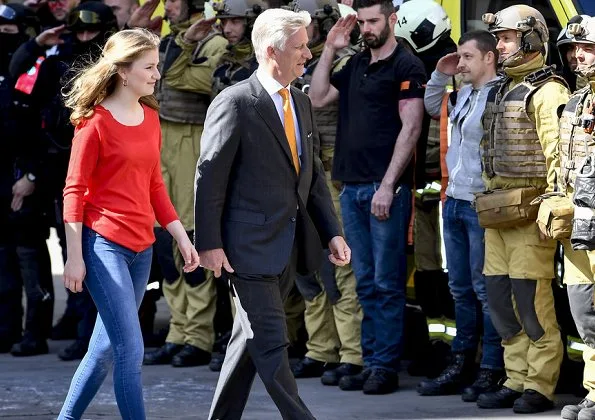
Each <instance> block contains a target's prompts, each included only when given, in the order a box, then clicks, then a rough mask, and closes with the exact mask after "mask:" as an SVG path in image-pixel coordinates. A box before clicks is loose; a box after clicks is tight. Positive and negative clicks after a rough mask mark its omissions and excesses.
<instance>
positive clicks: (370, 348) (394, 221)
mask: <svg viewBox="0 0 595 420" xmlns="http://www.w3.org/2000/svg"><path fill="white" fill-rule="evenodd" d="M379 185H380V184H379V183H370V184H345V186H344V188H343V191H342V192H341V194H340V202H341V212H342V213H343V225H344V229H345V236H346V238H347V242H348V244H349V246H350V247H351V250H352V266H353V272H354V273H355V278H356V281H357V295H358V297H359V301H360V303H361V305H362V309H363V312H364V317H363V321H362V356H363V359H364V365H365V367H367V368H383V369H386V370H388V371H391V372H396V371H397V370H398V369H399V361H400V357H401V352H402V338H403V327H404V323H403V321H404V319H403V318H404V311H405V284H406V280H407V279H406V277H407V255H406V249H405V248H406V246H407V232H408V227H409V217H410V215H411V189H410V187H408V186H405V185H403V186H400V187H398V188H397V192H396V193H395V195H394V197H393V201H392V204H391V208H390V217H389V218H388V219H387V220H378V219H377V218H376V217H375V216H374V215H373V214H372V213H371V206H372V198H373V197H374V193H375V192H376V191H377V190H378V187H379Z"/></svg>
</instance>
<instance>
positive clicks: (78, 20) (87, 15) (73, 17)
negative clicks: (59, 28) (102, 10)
mask: <svg viewBox="0 0 595 420" xmlns="http://www.w3.org/2000/svg"><path fill="white" fill-rule="evenodd" d="M100 23H101V19H100V17H99V15H98V14H97V13H95V12H92V11H90V10H78V11H76V12H72V13H70V14H69V15H68V20H67V24H68V26H69V27H71V26H75V25H77V24H85V25H97V24H100Z"/></svg>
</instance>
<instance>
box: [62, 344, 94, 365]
mask: <svg viewBox="0 0 595 420" xmlns="http://www.w3.org/2000/svg"><path fill="white" fill-rule="evenodd" d="M88 348H89V342H88V341H87V340H76V341H75V342H74V343H72V344H71V345H70V346H68V347H66V348H64V349H62V351H60V353H58V357H59V358H60V359H61V360H64V361H65V362H68V361H71V360H81V359H82V358H83V357H85V354H86V353H87V349H88Z"/></svg>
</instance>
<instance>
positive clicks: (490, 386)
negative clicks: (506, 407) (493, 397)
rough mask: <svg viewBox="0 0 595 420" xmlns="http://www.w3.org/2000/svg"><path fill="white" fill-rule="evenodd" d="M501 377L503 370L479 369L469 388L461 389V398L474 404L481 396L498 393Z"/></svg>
mask: <svg viewBox="0 0 595 420" xmlns="http://www.w3.org/2000/svg"><path fill="white" fill-rule="evenodd" d="M503 377H504V370H500V369H499V370H495V369H479V373H478V374H477V379H476V380H475V382H473V384H472V385H471V386H468V387H467V388H465V389H463V395H462V397H461V398H462V399H463V401H465V402H476V401H477V398H479V396H480V395H481V394H485V393H488V392H496V391H498V389H500V382H501V380H502V378H503Z"/></svg>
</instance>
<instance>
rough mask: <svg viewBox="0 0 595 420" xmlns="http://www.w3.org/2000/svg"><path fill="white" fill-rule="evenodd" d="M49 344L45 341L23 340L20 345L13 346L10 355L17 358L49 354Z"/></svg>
mask: <svg viewBox="0 0 595 420" xmlns="http://www.w3.org/2000/svg"><path fill="white" fill-rule="evenodd" d="M48 352H49V350H48V343H47V341H46V340H43V339H33V338H27V337H25V338H23V340H22V341H21V342H20V343H16V344H13V346H12V348H11V349H10V354H12V355H13V356H16V357H25V356H37V355H39V354H48Z"/></svg>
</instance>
